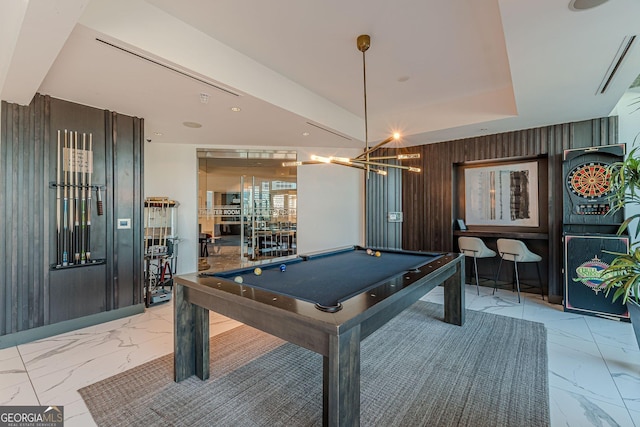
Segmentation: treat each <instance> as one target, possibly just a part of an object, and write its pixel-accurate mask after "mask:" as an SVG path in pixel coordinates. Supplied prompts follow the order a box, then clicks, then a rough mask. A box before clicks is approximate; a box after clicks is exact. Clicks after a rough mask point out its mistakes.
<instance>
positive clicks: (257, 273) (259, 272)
mask: <svg viewBox="0 0 640 427" xmlns="http://www.w3.org/2000/svg"><path fill="white" fill-rule="evenodd" d="M253 274H255V275H256V276H259V275H261V274H262V269H261V268H260V267H256V268H255V269H254V270H253Z"/></svg>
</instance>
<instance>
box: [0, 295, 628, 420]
mask: <svg viewBox="0 0 640 427" xmlns="http://www.w3.org/2000/svg"><path fill="white" fill-rule="evenodd" d="M442 295H443V293H442V288H436V289H434V290H433V291H432V292H430V293H429V294H428V295H426V296H425V297H424V298H423V299H424V300H426V301H432V302H439V303H441V302H442ZM466 305H467V308H468V309H470V310H478V311H484V312H488V313H494V314H499V315H503V316H510V317H516V318H522V319H527V320H533V321H538V322H542V323H544V324H545V325H546V327H547V333H548V355H549V371H548V373H549V392H550V412H551V425H552V426H575V427H578V426H579V427H585V426H636V427H640V350H639V349H638V346H637V344H636V342H635V337H634V336H633V331H632V327H631V325H630V324H629V323H623V322H617V321H612V320H607V319H601V318H596V317H590V316H582V315H580V314H572V313H565V312H563V310H562V307H561V306H557V305H550V304H548V303H546V302H543V301H542V299H541V298H540V295H539V294H538V295H536V294H523V300H522V303H520V304H518V302H517V297H516V294H514V293H513V292H511V291H510V290H500V291H498V293H497V294H496V295H492V289H491V288H487V287H481V288H480V295H479V296H478V295H476V288H475V286H467V292H466ZM210 319H211V333H212V335H214V334H218V333H221V332H224V331H226V330H229V329H231V328H234V327H236V326H238V323H237V322H235V321H233V320H230V319H227V318H224V317H222V316H219V315H216V314H215V313H211V316H210ZM172 322H173V306H172V304H171V303H170V302H168V303H163V304H159V305H157V306H152V307H151V308H149V309H148V310H147V311H146V312H145V313H142V314H138V315H135V316H131V317H127V318H124V319H119V320H114V321H111V322H108V323H103V324H100V325H96V326H92V327H89V328H85V329H81V330H77V331H73V332H69V333H65V334H61V335H57V336H54V337H50V338H47V339H42V340H39V341H35V342H32V343H28V344H23V345H19V346H17V347H11V348H7V349H3V350H0V405H64V411H65V426H67V427H71V426H82V427H86V426H91V425H95V423H94V422H93V419H92V418H91V415H90V414H89V413H88V410H87V408H86V406H85V404H84V402H83V400H82V399H81V398H80V395H79V394H78V392H77V390H78V389H80V388H82V387H84V386H86V385H88V384H91V383H94V382H96V381H99V380H102V379H104V378H108V377H110V376H112V375H114V374H116V373H118V372H122V371H124V370H127V369H130V368H132V367H134V366H137V365H140V364H142V363H144V362H147V361H149V360H152V359H154V358H157V357H160V356H162V355H164V354H168V353H170V352H171V351H173V350H172V346H173V338H172ZM505 357H508V355H505Z"/></svg>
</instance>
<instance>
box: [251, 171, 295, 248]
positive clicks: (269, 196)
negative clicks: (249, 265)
mask: <svg viewBox="0 0 640 427" xmlns="http://www.w3.org/2000/svg"><path fill="white" fill-rule="evenodd" d="M240 186H241V188H242V189H243V191H242V202H241V204H242V212H243V215H242V220H243V225H242V227H241V228H242V233H243V234H242V238H241V240H242V242H243V250H242V254H243V255H242V256H243V259H244V260H246V261H264V260H269V259H273V258H278V257H284V256H289V255H295V254H296V237H297V236H296V231H297V215H296V208H297V190H296V182H295V181H293V182H291V181H284V180H279V179H275V180H274V179H272V178H261V177H257V176H251V177H246V176H243V177H241V183H240Z"/></svg>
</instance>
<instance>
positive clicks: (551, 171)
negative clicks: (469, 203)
mask: <svg viewBox="0 0 640 427" xmlns="http://www.w3.org/2000/svg"><path fill="white" fill-rule="evenodd" d="M617 140H618V118H617V117H605V118H598V119H593V120H586V121H581V122H575V123H566V124H558V125H552V126H545V127H540V128H535V129H527V130H520V131H514V132H507V133H501V134H495V135H487V136H481V137H475V138H467V139H461V140H455V141H447V142H441V143H435V144H426V145H422V146H418V147H413V149H414V150H415V151H418V152H419V153H420V155H421V158H420V160H418V161H412V164H413V165H419V166H420V167H421V168H422V173H420V174H414V173H409V172H403V174H402V195H401V196H400V195H397V197H401V199H402V204H401V206H402V207H403V212H404V222H403V225H402V248H403V249H406V250H433V251H452V250H454V243H453V230H454V226H453V221H454V218H453V209H454V208H453V206H454V200H453V197H454V192H453V173H454V164H457V163H464V162H471V161H481V160H493V159H504V158H512V157H537V156H541V155H546V156H547V158H548V172H547V173H548V187H549V188H548V206H549V208H548V215H547V218H546V220H547V221H548V230H549V253H548V256H549V276H548V283H549V295H550V300H551V301H552V302H558V303H559V302H561V301H562V289H563V287H562V185H563V177H562V153H563V151H564V150H566V149H573V148H585V147H595V146H601V145H610V144H616V143H617ZM415 151H414V152H415ZM376 188H377V191H378V193H375V192H374V190H376ZM376 188H373V187H372V188H371V191H368V192H367V197H368V199H370V200H373V199H382V198H386V199H388V198H389V197H390V196H389V194H386V195H384V196H383V195H382V194H381V193H380V192H381V191H386V190H382V189H381V188H379V187H376ZM540 202H541V203H544V201H540ZM372 203H373V202H372ZM367 207H368V208H369V207H370V205H369V204H368V205H367ZM367 218H368V222H369V221H373V220H376V217H375V216H374V215H372V214H371V213H369V214H368V215H367ZM367 230H372V231H375V230H382V227H380V226H378V227H376V226H375V225H369V224H368V226H367ZM370 239H371V240H372V241H376V237H375V236H370Z"/></svg>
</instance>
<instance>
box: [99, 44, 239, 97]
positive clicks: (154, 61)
mask: <svg viewBox="0 0 640 427" xmlns="http://www.w3.org/2000/svg"><path fill="white" fill-rule="evenodd" d="M96 41H98V42H100V43H103V44H105V45H107V46H110V47H113V48H115V49H118V50H119V51H121V52H124V53H128V54H129V55H133V56H135V57H136V58H139V59H142V60H144V61H147V62H150V63H152V64H154V65H158V66H160V67H162V68H165V69H167V70H170V71H173V72H174V73H178V74H180V75H181V76H184V77H187V78H190V79H191V80H195V81H197V82H199V83H202V84H205V85H207V86H209V87H212V88H214V89H217V90H219V91H221V92H224V93H226V94H229V95H233V96H240V94H238V93H235V92H233V91H231V90H229V89H226V88H224V87H222V86H218V85H216V84H214V83H211V82H209V81H207V80H204V79H202V78H200V77H196V76H194V75H191V74H189V73H187V72H184V71H182V70H179V69H177V68H175V67H172V66H170V65H167V64H163V63H162V62H160V61H156V60H155V59H151V58H148V57H146V56H144V55H141V54H139V53H137V52H133V51H131V50H129V49H125V48H124V47H121V46H118V45H115V44H113V43H110V42H108V41H106V40H102V39H99V38H97V37H96Z"/></svg>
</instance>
